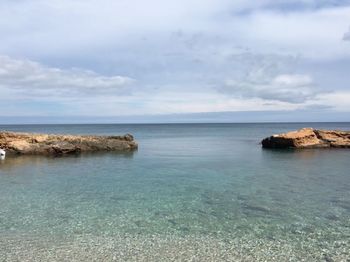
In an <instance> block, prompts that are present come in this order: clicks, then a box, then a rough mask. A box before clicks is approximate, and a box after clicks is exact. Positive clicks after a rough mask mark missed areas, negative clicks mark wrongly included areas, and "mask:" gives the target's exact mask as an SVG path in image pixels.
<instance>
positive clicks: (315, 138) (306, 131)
mask: <svg viewBox="0 0 350 262" xmlns="http://www.w3.org/2000/svg"><path fill="white" fill-rule="evenodd" d="M261 143H262V146H263V147H264V148H330V147H338V148H350V131H338V130H317V129H313V128H303V129H300V130H297V131H292V132H288V133H284V134H279V135H273V136H270V137H267V138H265V139H264V140H262V142H261Z"/></svg>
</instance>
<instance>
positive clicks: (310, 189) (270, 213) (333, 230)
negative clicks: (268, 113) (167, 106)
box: [0, 123, 350, 261]
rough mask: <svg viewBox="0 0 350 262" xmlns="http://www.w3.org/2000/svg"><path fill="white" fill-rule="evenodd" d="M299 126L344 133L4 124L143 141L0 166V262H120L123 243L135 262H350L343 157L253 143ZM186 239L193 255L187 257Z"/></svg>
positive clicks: (264, 127) (347, 126) (347, 176)
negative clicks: (212, 256)
mask: <svg viewBox="0 0 350 262" xmlns="http://www.w3.org/2000/svg"><path fill="white" fill-rule="evenodd" d="M305 126H311V127H316V128H327V129H343V130H350V123H308V124H305V123H300V124H194V125H189V124H185V125H177V124H174V125H41V126H40V125H33V126H29V125H28V126H0V129H2V130H13V131H30V132H41V133H74V134H101V135H107V134H124V133H131V134H133V135H134V136H135V138H136V140H137V141H138V142H139V150H138V151H137V152H134V153H127V154H90V155H83V156H79V157H61V158H46V157H23V156H22V157H12V158H10V157H8V158H6V160H5V161H2V162H0V243H1V247H0V258H1V256H2V257H3V258H4V259H5V261H7V260H8V261H12V260H13V261H15V260H16V259H18V258H19V257H20V258H21V260H25V259H27V260H28V261H32V260H33V261H34V260H35V257H36V256H38V255H39V256H40V257H41V259H42V260H43V261H44V260H45V259H48V260H50V259H52V260H54V258H56V259H58V260H60V259H59V258H60V256H62V258H63V257H65V258H69V257H71V258H73V257H74V258H75V259H77V260H79V258H82V257H83V256H82V253H81V252H85V253H89V251H90V250H94V248H95V247H98V248H101V249H103V252H102V251H101V252H102V253H103V254H102V253H101V254H102V255H103V256H104V257H105V261H109V260H112V259H117V260H118V259H120V260H124V259H123V258H125V257H123V255H125V254H126V253H125V252H127V251H125V252H124V251H123V252H124V253H123V254H121V253H118V256H116V255H115V254H116V252H118V250H119V251H120V250H121V249H123V248H126V247H124V246H123V243H124V241H123V239H124V240H125V242H126V239H127V241H129V242H130V241H131V242H132V241H134V243H136V244H135V245H134V246H133V247H132V249H133V250H135V246H136V247H137V246H138V244H137V243H139V246H142V247H143V249H142V248H141V250H139V251H138V252H136V253H135V254H134V253H132V252H131V253H132V254H130V252H129V253H128V254H127V256H128V257H127V258H128V259H130V260H148V259H149V258H150V255H147V254H146V253H147V252H148V251H150V250H152V248H154V245H153V244H152V245H150V246H147V247H145V246H144V242H145V241H147V240H148V239H153V240H152V241H151V242H152V243H158V244H157V245H158V246H157V248H158V249H157V250H158V251H157V252H158V253H159V256H158V258H159V259H160V258H162V256H165V251H164V249H166V250H167V252H168V251H169V250H170V248H169V246H173V247H174V246H176V247H177V250H183V249H185V251H183V256H182V257H181V256H180V257H178V258H179V260H187V259H189V257H188V256H189V255H191V256H192V255H193V256H194V257H196V255H198V254H196V252H197V251H198V252H201V254H202V255H203V252H205V251H202V245H203V250H208V245H209V247H210V248H211V249H213V250H217V251H218V253H220V255H223V254H224V253H225V252H226V253H227V254H226V257H222V260H230V259H234V258H236V259H242V260H244V259H249V257H250V258H254V259H255V260H263V259H266V258H267V259H268V258H272V257H274V256H275V257H279V258H280V259H279V260H280V261H281V258H282V260H283V259H285V260H293V259H295V260H296V261H297V260H300V259H301V258H306V257H307V258H308V259H307V260H308V261H311V260H312V259H315V261H319V259H321V258H322V259H324V260H326V261H332V260H333V261H343V260H345V259H347V258H350V255H349V253H348V252H349V251H348V250H349V249H350V244H349V238H350V191H349V188H350V172H349V164H348V163H349V159H350V151H349V150H342V149H334V150H328V149H317V150H281V151H276V150H263V149H262V148H261V146H260V145H259V142H260V140H261V139H262V138H264V137H266V136H268V135H270V134H274V133H280V132H285V131H289V130H294V129H297V128H300V127H305ZM154 238H156V240H155V239H154ZM169 238H171V241H170V242H169V241H168V239H169ZM38 239H39V240H40V241H39V240H38ZM91 239H93V241H94V243H95V244H94V245H91V241H92V240H91ZM130 239H131V240H130ZM140 239H143V240H142V241H143V242H142V243H143V244H140V241H141V240H140ZM159 239H165V240H164V242H161V241H160V240H159ZM177 240H178V241H177ZM184 240H186V241H191V244H188V245H191V246H193V245H198V248H197V249H196V250H197V251H196V250H195V251H193V252H192V253H193V254H192V253H191V254H188V253H186V252H187V251H186V247H185V246H181V245H183V244H181V243H186V242H184ZM242 240H244V241H243V242H244V243H240V242H239V243H240V244H239V243H238V242H237V241H242ZM89 241H90V242H89ZM167 241H168V242H167ZM216 241H217V243H220V244H215V243H214V242H216ZM230 241H231V242H230ZM232 241H233V242H232ZM235 241H236V242H235ZM87 242H88V243H90V244H89V245H85V244H84V243H87ZM116 242H119V243H118V245H117V246H113V248H109V249H107V250H105V248H106V246H108V245H111V243H113V245H116V244H115V243H116ZM159 242H160V244H159ZM64 243H66V244H64ZM67 243H69V244H67ZM162 243H163V244H164V249H162V248H163V246H162V245H163V244H162ZM169 243H171V244H169ZM174 243H176V244H174ZM179 243H180V244H179ZM237 243H238V244H237ZM212 244H213V245H215V247H213V246H212ZM125 245H126V244H125ZM167 245H168V246H167ZM177 245H178V246H177ZM230 247H233V248H234V249H235V250H228V249H229V248H230ZM243 247H244V250H242V249H241V248H243ZM205 248H206V249H205ZM116 249H118V250H116ZM127 249H128V250H129V249H130V248H129V247H127ZM160 249H162V251H159V250H160ZM173 249H174V248H173ZM173 249H171V250H172V251H171V252H175V253H176V252H177V251H176V249H175V251H174V250H173ZM30 250H35V252H34V253H30V252H29V251H30ZM48 250H49V251H50V252H51V253H50V252H49V253H48ZM57 250H58V251H57ZM129 251H130V250H129ZM60 252H61V253H60ZM169 252H170V251H169ZM63 253H64V254H63ZM53 254H54V255H53ZM62 254H63V255H62ZM94 254H95V255H96V254H100V253H98V252H97V251H96V250H95V251H94ZM167 254H168V253H167ZM153 255H154V254H153ZM245 256H247V257H245ZM169 257H170V258H174V256H171V255H170V256H169V254H168V255H167V258H169ZM96 258H97V259H99V260H101V257H98V256H97V257H96ZM207 258H208V256H207ZM310 259H311V260H310ZM102 260H103V259H102ZM174 260H176V259H174ZM208 260H209V259H208ZM218 260H220V259H218ZM160 261H161V259H160Z"/></svg>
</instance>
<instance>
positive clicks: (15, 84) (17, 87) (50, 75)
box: [0, 56, 133, 96]
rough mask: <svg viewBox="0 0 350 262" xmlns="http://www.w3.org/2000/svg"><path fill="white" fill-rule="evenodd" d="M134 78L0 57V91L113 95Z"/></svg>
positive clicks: (28, 94)
mask: <svg viewBox="0 0 350 262" xmlns="http://www.w3.org/2000/svg"><path fill="white" fill-rule="evenodd" d="M132 82H133V80H132V79H131V78H128V77H122V76H104V75H99V74H97V73H95V72H92V71H87V70H81V69H71V70H62V69H59V68H52V67H48V66H45V65H42V64H40V63H37V62H33V61H30V60H19V59H12V58H10V57H8V56H0V91H2V93H4V92H5V91H4V89H5V90H6V92H10V91H14V92H17V93H18V92H20V93H25V94H26V95H27V96H31V95H34V96H36V95H38V94H41V95H44V94H47V95H50V96H51V95H61V96H69V95H71V94H72V93H77V94H78V95H86V94H93V95H99V94H106V93H107V94H111V93H112V94H113V93H116V94H118V93H119V90H120V89H121V88H123V87H125V86H127V85H129V84H130V83H132Z"/></svg>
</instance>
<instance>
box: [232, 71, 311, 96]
mask: <svg viewBox="0 0 350 262" xmlns="http://www.w3.org/2000/svg"><path fill="white" fill-rule="evenodd" d="M312 85H313V83H312V79H311V78H310V77H309V76H307V75H278V76H276V77H274V78H273V79H269V80H264V81H263V82H257V81H256V80H255V79H254V77H253V78H252V79H246V80H245V81H234V80H228V81H227V82H226V88H229V89H230V92H231V93H232V94H234V95H236V96H242V97H244V98H261V99H264V100H276V101H281V102H289V103H302V102H305V101H306V100H308V99H310V98H312V97H313V96H314V95H315V94H316V93H315V92H314V91H313V89H312Z"/></svg>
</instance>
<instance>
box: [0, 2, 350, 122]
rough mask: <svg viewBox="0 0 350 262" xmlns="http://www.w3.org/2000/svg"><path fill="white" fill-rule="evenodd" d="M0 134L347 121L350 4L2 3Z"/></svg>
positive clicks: (349, 113)
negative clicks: (112, 125)
mask: <svg viewBox="0 0 350 262" xmlns="http://www.w3.org/2000/svg"><path fill="white" fill-rule="evenodd" d="M0 39H1V41H0V105H1V112H0V124H1V123H25V122H28V123H36V122H37V123H41V122H42V123H45V122H62V123H63V122H67V123H68V122H69V123H73V122H77V123H79V122H128V123H130V122H259V121H263V122H264V121H267V122H269V121H274V122H278V121H293V122H295V121H350V86H349V83H350V0H349V1H338V0H317V1H316V0H299V1H297V0H260V1H243V0H236V1H234V0H231V1H228V0H215V1H214V0H177V1H168V0H145V1H136V0H50V1H47V0H36V1H32V0H2V1H1V2H0Z"/></svg>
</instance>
